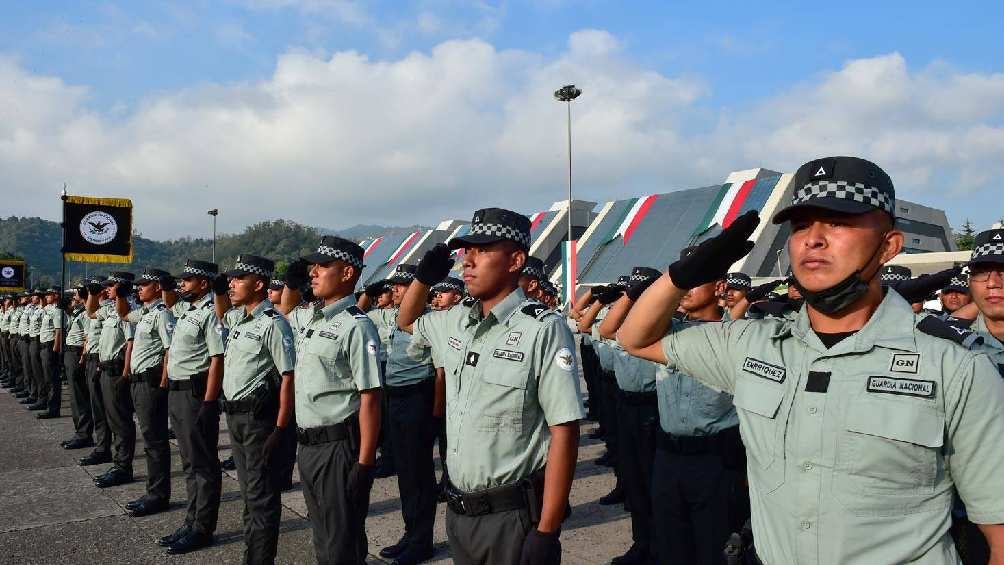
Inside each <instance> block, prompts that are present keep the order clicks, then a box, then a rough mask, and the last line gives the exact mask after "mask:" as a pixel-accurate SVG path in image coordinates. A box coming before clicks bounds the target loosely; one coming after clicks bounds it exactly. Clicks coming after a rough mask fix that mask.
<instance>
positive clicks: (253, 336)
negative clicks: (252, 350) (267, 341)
mask: <svg viewBox="0 0 1004 565" xmlns="http://www.w3.org/2000/svg"><path fill="white" fill-rule="evenodd" d="M234 337H237V336H236V335H235V336H234ZM244 337H246V338H248V339H253V340H255V341H261V336H260V335H258V334H252V333H247V332H245V333H244Z"/></svg>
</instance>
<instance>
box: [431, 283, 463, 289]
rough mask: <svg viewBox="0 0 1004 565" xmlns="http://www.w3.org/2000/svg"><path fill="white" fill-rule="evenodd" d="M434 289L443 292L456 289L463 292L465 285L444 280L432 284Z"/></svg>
mask: <svg viewBox="0 0 1004 565" xmlns="http://www.w3.org/2000/svg"><path fill="white" fill-rule="evenodd" d="M432 290H434V291H436V292H443V291H447V290H454V291H456V292H463V291H464V287H463V286H461V285H459V284H457V283H455V282H453V281H442V282H438V283H436V284H434V285H432Z"/></svg>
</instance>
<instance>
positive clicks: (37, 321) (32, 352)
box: [28, 288, 51, 410]
mask: <svg viewBox="0 0 1004 565" xmlns="http://www.w3.org/2000/svg"><path fill="white" fill-rule="evenodd" d="M31 301H32V304H33V305H34V308H32V310H31V313H30V314H29V315H28V339H29V342H28V362H30V363H31V374H32V376H33V377H34V378H35V403H34V404H30V405H28V410H48V409H49V391H50V389H51V384H50V382H49V377H48V375H47V374H46V372H45V369H44V368H43V367H42V342H41V340H40V339H39V336H40V335H41V333H42V318H44V317H45V291H44V290H43V289H40V288H36V289H35V290H34V291H33V292H32V293H31Z"/></svg>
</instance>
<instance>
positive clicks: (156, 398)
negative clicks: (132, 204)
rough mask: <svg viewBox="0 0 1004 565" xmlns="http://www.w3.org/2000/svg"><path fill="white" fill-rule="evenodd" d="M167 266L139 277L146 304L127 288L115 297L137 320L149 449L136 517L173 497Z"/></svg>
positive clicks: (134, 393) (135, 366) (137, 392)
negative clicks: (164, 294)
mask: <svg viewBox="0 0 1004 565" xmlns="http://www.w3.org/2000/svg"><path fill="white" fill-rule="evenodd" d="M168 276H170V275H169V274H168V273H167V271H162V270H160V269H146V271H145V272H144V273H143V274H142V275H141V276H140V277H139V280H138V281H137V282H136V290H137V297H138V299H139V302H140V305H139V306H137V307H135V308H134V307H133V306H132V305H131V304H130V303H129V302H128V301H127V300H126V297H125V296H124V293H123V292H121V291H122V290H124V289H125V288H127V287H128V285H125V284H124V283H120V286H119V287H118V291H117V295H116V298H115V311H116V313H118V315H119V317H120V318H122V319H124V320H127V321H128V322H130V323H132V324H135V338H134V339H133V346H132V355H131V356H130V360H129V369H130V376H129V381H130V384H131V385H132V386H131V387H130V388H131V391H130V392H131V397H132V403H133V407H134V408H135V410H136V417H137V420H139V429H140V433H142V434H143V450H144V453H145V454H146V494H144V495H143V496H142V497H140V498H138V499H136V500H134V501H132V502H128V503H126V505H125V508H126V510H128V511H129V513H130V514H131V515H133V516H136V517H139V516H146V515H149V514H155V513H157V512H161V511H163V510H166V509H167V506H168V504H169V503H170V501H171V448H170V445H169V443H168V437H167V395H168V392H167V387H168V383H167V370H166V369H167V367H166V366H165V364H164V358H165V356H166V354H167V350H168V348H170V347H171V335H172V334H173V333H174V326H175V320H174V316H173V315H172V314H171V311H170V310H169V309H168V308H167V305H166V304H164V301H163V299H162V298H161V288H160V279H161V278H163V277H168Z"/></svg>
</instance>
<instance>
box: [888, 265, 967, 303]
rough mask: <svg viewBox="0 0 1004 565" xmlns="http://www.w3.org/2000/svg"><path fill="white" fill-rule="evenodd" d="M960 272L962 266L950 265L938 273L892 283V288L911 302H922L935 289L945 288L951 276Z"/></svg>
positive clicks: (955, 275)
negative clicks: (949, 267)
mask: <svg viewBox="0 0 1004 565" xmlns="http://www.w3.org/2000/svg"><path fill="white" fill-rule="evenodd" d="M961 273H962V267H952V268H951V269H945V270H944V271H941V272H938V273H934V274H930V275H920V276H919V277H917V278H915V279H910V280H908V281H902V282H900V283H899V284H896V285H894V286H893V288H894V289H895V290H896V292H898V293H899V294H900V296H902V297H903V298H905V299H906V301H907V302H909V303H911V304H912V303H914V302H922V301H924V300H925V299H927V297H928V296H930V295H931V294H932V293H934V292H935V291H937V290H941V289H943V288H945V285H947V284H948V283H949V282H950V281H951V280H952V277H957V276H959V274H961Z"/></svg>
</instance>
